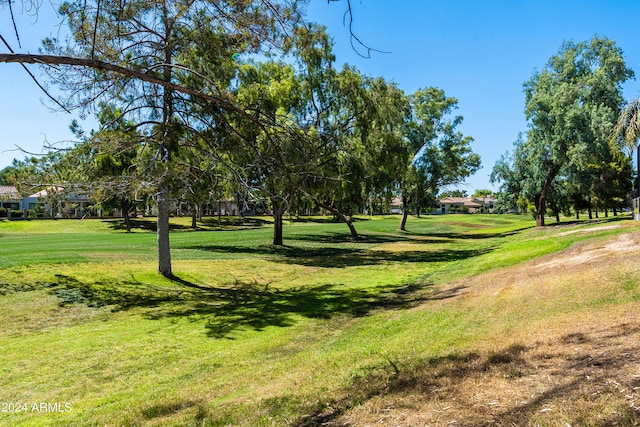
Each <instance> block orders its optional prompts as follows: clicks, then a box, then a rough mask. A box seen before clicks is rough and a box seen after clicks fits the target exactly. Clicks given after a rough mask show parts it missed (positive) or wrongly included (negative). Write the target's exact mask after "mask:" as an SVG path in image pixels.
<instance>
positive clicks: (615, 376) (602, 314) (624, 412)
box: [304, 232, 640, 426]
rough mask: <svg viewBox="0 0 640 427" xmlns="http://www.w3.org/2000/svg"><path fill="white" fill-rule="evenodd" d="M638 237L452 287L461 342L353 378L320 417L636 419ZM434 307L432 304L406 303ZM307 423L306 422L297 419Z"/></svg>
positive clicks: (456, 421) (495, 422) (639, 412)
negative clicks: (467, 330) (476, 327)
mask: <svg viewBox="0 0 640 427" xmlns="http://www.w3.org/2000/svg"><path fill="white" fill-rule="evenodd" d="M638 265H640V233H637V232H634V233H627V234H621V235H619V236H614V237H610V238H609V239H608V240H601V239H596V240H595V241H591V242H583V243H579V244H577V245H574V246H573V247H572V248H570V249H568V250H566V251H564V252H562V253H560V254H555V255H550V256H547V257H543V258H541V259H539V260H534V261H532V262H529V263H525V264H523V265H519V266H516V267H511V268H506V269H501V270H499V271H492V272H489V273H486V274H482V275H480V276H476V277H473V278H471V279H469V280H466V281H461V282H457V283H453V284H451V285H450V287H449V288H448V291H447V290H446V289H445V290H444V291H443V292H449V293H450V295H449V296H451V298H444V299H441V300H439V301H438V302H437V305H439V307H440V308H441V309H450V308H453V307H456V309H460V310H467V311H469V312H474V310H475V311H477V316H478V317H479V318H484V321H485V322H486V325H487V335H486V336H483V337H478V339H477V340H476V341H474V342H473V343H470V344H468V345H467V347H466V349H465V350H462V351H460V352H457V353H452V354H444V355H442V356H441V357H435V358H430V359H427V360H423V361H422V362H417V363H416V362H415V361H413V362H409V363H406V364H398V365H397V368H398V369H397V370H394V369H387V370H386V371H384V372H382V373H380V374H379V375H378V376H374V377H370V378H363V379H361V380H358V381H356V382H355V383H354V387H353V389H350V390H349V391H348V392H347V393H346V394H345V396H344V399H345V401H347V400H350V401H354V397H353V396H354V395H356V396H359V398H358V399H355V400H356V401H358V402H360V404H356V405H354V406H351V407H350V406H348V405H347V406H346V407H345V406H343V407H342V408H340V403H339V402H338V403H337V404H336V407H338V408H340V409H338V410H334V411H333V412H331V411H324V412H323V413H321V414H318V416H317V417H316V421H322V422H328V424H327V425H342V426H365V425H386V426H451V425H457V426H513V425H517V426H567V425H568V426H613V425H621V426H634V425H640V393H639V391H640V352H639V351H640V318H639V317H638V316H640V315H638V314H637V313H638V312H639V310H640V302H638V300H639V299H640V295H639V294H638V292H637V283H638V282H639V281H640V272H639V271H638V268H637V266H638ZM425 309H429V310H433V309H434V302H431V303H430V304H429V306H428V307H426V306H423V307H418V308H415V309H413V310H425ZM304 425H313V424H304Z"/></svg>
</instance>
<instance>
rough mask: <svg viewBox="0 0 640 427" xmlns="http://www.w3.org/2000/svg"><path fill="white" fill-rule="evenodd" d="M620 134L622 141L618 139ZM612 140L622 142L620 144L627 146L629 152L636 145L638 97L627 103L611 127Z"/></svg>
mask: <svg viewBox="0 0 640 427" xmlns="http://www.w3.org/2000/svg"><path fill="white" fill-rule="evenodd" d="M619 136H622V137H623V139H622V141H620V140H619V138H618V137H619ZM611 139H612V142H618V144H620V143H621V142H622V146H623V147H626V148H628V149H629V150H630V151H631V152H633V149H635V148H636V147H638V139H640V98H637V99H635V100H634V101H632V102H630V103H629V104H627V105H626V106H625V107H624V108H623V109H622V111H621V112H620V116H619V117H618V122H617V123H616V125H615V126H614V128H613V133H612V138H611Z"/></svg>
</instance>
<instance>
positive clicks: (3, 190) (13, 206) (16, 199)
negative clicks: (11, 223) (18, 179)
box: [0, 185, 23, 216]
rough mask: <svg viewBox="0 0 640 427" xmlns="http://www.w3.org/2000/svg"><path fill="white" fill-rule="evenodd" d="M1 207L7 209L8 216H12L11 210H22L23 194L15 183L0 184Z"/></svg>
mask: <svg viewBox="0 0 640 427" xmlns="http://www.w3.org/2000/svg"><path fill="white" fill-rule="evenodd" d="M0 208H4V209H3V211H4V210H6V212H7V213H6V216H11V211H18V210H22V209H23V206H22V195H20V193H19V192H18V190H17V189H16V187H14V186H13V185H0Z"/></svg>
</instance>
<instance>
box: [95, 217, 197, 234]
mask: <svg viewBox="0 0 640 427" xmlns="http://www.w3.org/2000/svg"><path fill="white" fill-rule="evenodd" d="M102 222H105V223H107V224H109V228H110V229H112V230H116V231H126V230H127V225H126V223H125V222H124V219H108V220H103V221H102ZM129 222H130V223H131V230H140V231H150V232H156V231H157V229H158V227H157V222H156V219H155V218H131V219H130V220H129ZM169 228H170V229H171V230H174V231H177V230H188V229H189V228H190V227H188V226H186V225H181V224H169Z"/></svg>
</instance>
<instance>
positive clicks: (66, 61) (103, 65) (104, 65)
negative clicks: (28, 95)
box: [0, 53, 240, 112]
mask: <svg viewBox="0 0 640 427" xmlns="http://www.w3.org/2000/svg"><path fill="white" fill-rule="evenodd" d="M0 62H5V63H19V64H38V65H70V66H76V67H89V68H94V69H97V70H105V71H111V72H114V73H117V74H120V75H123V76H125V77H130V78H134V79H139V80H142V81H145V82H148V83H153V84H157V85H160V86H163V87H164V88H166V89H170V90H175V91H177V92H181V93H184V94H186V95H191V96H193V97H196V98H199V99H202V100H204V101H207V102H210V103H212V104H215V105H217V106H219V107H223V108H228V109H230V110H234V111H237V112H240V109H239V108H238V107H236V106H235V105H234V104H233V103H231V102H229V101H227V100H225V99H223V98H220V97H217V96H213V95H208V94H206V93H203V92H201V91H199V90H197V89H192V88H188V87H185V86H182V85H179V84H176V83H172V82H169V81H166V80H163V79H161V78H159V77H156V76H154V75H152V74H147V73H144V72H141V71H136V70H132V69H130V68H125V67H121V66H119V65H114V64H110V63H108V62H104V61H99V60H96V59H88V58H77V57H73V56H59V55H39V54H30V53H0Z"/></svg>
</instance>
